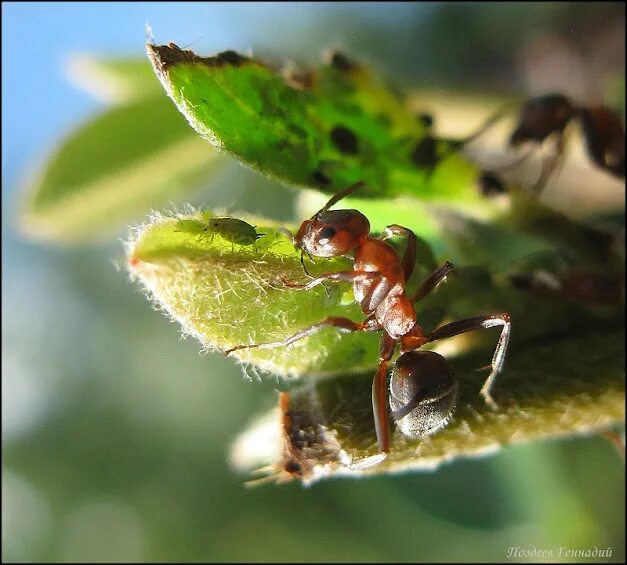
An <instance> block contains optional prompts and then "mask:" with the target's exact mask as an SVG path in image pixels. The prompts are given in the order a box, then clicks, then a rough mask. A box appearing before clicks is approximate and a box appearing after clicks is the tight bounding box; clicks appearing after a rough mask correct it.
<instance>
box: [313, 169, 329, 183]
mask: <svg viewBox="0 0 627 565" xmlns="http://www.w3.org/2000/svg"><path fill="white" fill-rule="evenodd" d="M311 180H313V182H314V183H316V184H317V185H319V186H329V185H330V184H331V179H330V178H329V177H328V176H327V175H325V174H324V173H323V172H322V171H314V172H313V173H311Z"/></svg>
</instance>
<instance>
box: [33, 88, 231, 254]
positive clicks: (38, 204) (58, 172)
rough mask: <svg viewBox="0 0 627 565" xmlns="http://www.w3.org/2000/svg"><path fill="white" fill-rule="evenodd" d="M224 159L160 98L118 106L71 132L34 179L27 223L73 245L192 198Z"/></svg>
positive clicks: (45, 236) (38, 234)
mask: <svg viewBox="0 0 627 565" xmlns="http://www.w3.org/2000/svg"><path fill="white" fill-rule="evenodd" d="M224 162H225V160H224V159H223V158H222V157H221V156H219V155H217V154H216V153H215V152H214V151H213V150H212V149H211V148H210V147H208V146H207V144H206V143H204V142H203V141H202V140H201V139H200V138H199V137H198V136H197V135H196V134H195V133H194V132H193V131H191V130H190V129H189V127H188V125H187V124H186V123H185V121H184V120H183V119H181V116H180V114H179V113H178V112H177V111H176V110H175V109H174V108H172V105H171V104H170V103H169V102H168V101H167V100H166V99H165V98H164V97H162V96H157V97H152V98H147V99H145V100H137V101H134V102H131V103H129V104H128V105H125V106H119V107H114V108H112V109H110V110H107V111H106V112H104V113H103V114H101V115H99V116H98V117H96V118H95V119H93V120H92V121H90V122H89V123H88V124H86V125H84V126H83V127H81V128H79V129H78V130H76V131H75V132H73V133H72V134H70V135H69V136H68V137H67V138H66V139H65V141H63V142H62V144H61V146H60V147H59V148H58V149H56V150H55V152H54V153H53V154H52V156H51V157H50V158H49V159H48V161H47V162H46V163H45V164H44V166H43V168H42V169H41V170H40V172H39V173H38V175H37V176H36V179H35V180H34V181H32V182H31V186H30V187H29V188H30V193H31V194H30V198H29V200H28V202H27V203H26V206H25V209H24V211H23V215H22V228H23V230H24V231H25V232H26V233H27V234H28V235H30V236H33V237H37V238H42V239H47V240H61V241H72V242H83V241H91V240H100V239H104V238H106V237H109V236H110V235H111V234H112V233H114V232H115V231H116V230H119V229H120V228H121V227H122V226H123V225H124V224H128V222H130V221H135V220H137V219H138V218H139V217H141V216H143V215H145V213H146V211H147V210H149V209H150V208H151V207H154V208H161V207H163V206H166V205H168V204H169V203H170V202H172V201H177V200H181V199H183V198H185V197H186V196H188V195H190V194H191V193H192V192H193V191H194V190H196V189H197V188H198V186H199V185H200V184H201V183H202V182H204V181H206V180H207V179H209V178H211V176H212V175H213V174H215V172H216V170H217V169H218V167H219V166H220V165H221V164H222V163H224Z"/></svg>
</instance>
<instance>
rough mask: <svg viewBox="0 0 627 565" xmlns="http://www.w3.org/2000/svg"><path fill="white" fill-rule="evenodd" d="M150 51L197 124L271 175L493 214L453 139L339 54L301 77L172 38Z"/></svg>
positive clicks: (166, 85) (162, 76) (185, 111)
mask: <svg viewBox="0 0 627 565" xmlns="http://www.w3.org/2000/svg"><path fill="white" fill-rule="evenodd" d="M147 51H148V56H149V58H150V60H151V61H152V64H153V66H154V68H155V72H156V73H157V76H158V77H159V79H160V80H161V82H162V84H163V86H164V88H165V89H166V91H167V93H168V95H169V96H170V97H171V98H172V100H173V101H174V102H175V104H176V105H177V107H178V108H179V110H180V111H181V112H182V113H183V114H184V115H185V117H186V118H187V119H188V120H189V122H190V124H191V125H192V127H194V128H195V129H196V130H197V131H198V132H199V133H200V134H201V135H202V136H203V137H205V138H206V139H207V140H209V141H210V142H211V143H212V144H213V145H214V146H216V147H218V148H220V149H222V150H225V151H227V152H229V153H231V154H233V155H235V156H236V157H237V158H238V159H240V160H242V161H243V162H245V163H247V164H249V165H250V166H251V167H253V168H255V169H256V170H258V171H260V172H262V173H264V174H266V175H268V176H272V177H275V178H278V179H280V180H282V181H283V182H286V183H288V184H293V185H299V186H306V187H311V188H317V189H319V190H322V191H324V192H327V193H333V192H337V190H338V189H341V188H344V187H346V186H348V185H349V184H351V183H352V182H354V181H356V180H364V181H365V182H366V184H367V186H368V190H369V194H370V195H371V196H378V197H381V196H386V197H389V196H396V195H400V194H406V195H412V196H415V197H418V198H420V199H425V200H439V201H446V202H447V204H448V205H459V206H463V207H464V211H465V213H472V212H474V213H477V214H480V215H484V216H485V215H486V214H488V213H490V212H491V211H493V210H494V206H493V203H491V202H489V201H488V200H486V199H485V198H482V197H481V196H480V194H479V191H478V189H477V187H476V183H475V181H476V179H477V175H478V171H477V168H476V167H475V166H474V165H472V164H471V163H470V162H469V161H468V160H467V159H466V158H465V157H464V156H463V155H461V154H460V153H459V152H457V151H454V150H453V148H454V143H453V142H450V141H447V140H443V139H437V140H436V139H434V138H432V137H431V136H430V133H429V129H428V128H427V126H425V124H424V123H423V122H422V121H420V120H418V119H416V117H415V115H414V114H412V113H410V112H409V111H408V110H407V109H406V107H405V106H404V105H403V104H402V103H401V101H400V100H399V99H398V98H397V97H396V96H395V95H394V94H393V93H392V91H391V90H390V89H389V88H387V87H386V86H385V85H384V84H383V83H381V81H379V80H378V79H377V78H376V77H374V76H373V75H372V74H370V73H369V72H368V71H367V69H365V68H364V67H362V66H359V65H356V64H354V63H353V62H350V61H348V60H346V58H345V57H344V56H342V55H339V54H335V55H334V56H333V57H332V58H331V59H330V61H329V62H328V63H326V64H324V65H322V66H321V67H319V68H318V69H317V70H315V71H313V72H308V73H306V74H305V75H304V76H301V77H300V78H299V79H298V81H296V80H295V79H294V77H293V74H292V75H291V76H287V75H286V74H284V75H283V76H282V75H281V74H279V73H277V72H275V71H274V70H272V69H271V68H269V67H268V66H266V65H265V64H263V63H260V62H258V61H256V60H254V59H250V58H248V57H244V56H242V55H239V54H237V53H235V52H233V51H226V52H224V53H220V54H219V55H217V56H215V57H207V58H203V57H199V56H197V55H195V54H194V53H193V52H192V51H189V50H182V49H180V48H179V47H177V46H176V45H174V44H172V43H171V44H169V45H161V46H156V45H147ZM432 158H433V161H432ZM431 165H433V166H431Z"/></svg>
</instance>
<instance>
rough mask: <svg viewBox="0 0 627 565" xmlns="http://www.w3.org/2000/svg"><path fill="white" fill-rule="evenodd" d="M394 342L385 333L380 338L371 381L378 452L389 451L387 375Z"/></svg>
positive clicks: (394, 345)
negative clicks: (374, 371) (376, 365)
mask: <svg viewBox="0 0 627 565" xmlns="http://www.w3.org/2000/svg"><path fill="white" fill-rule="evenodd" d="M395 348H396V340H394V339H392V338H391V337H390V336H389V335H388V334H387V332H384V334H383V336H382V337H381V346H380V348H379V366H378V367H377V372H376V373H375V375H374V379H373V381H372V413H373V416H374V429H375V431H376V433H377V444H378V445H379V451H381V452H383V453H388V452H389V451H390V419H389V417H388V394H387V390H388V389H387V386H386V385H387V378H386V377H387V374H388V362H389V360H390V359H391V358H392V355H394V349H395Z"/></svg>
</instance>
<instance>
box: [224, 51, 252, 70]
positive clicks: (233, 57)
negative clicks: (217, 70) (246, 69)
mask: <svg viewBox="0 0 627 565" xmlns="http://www.w3.org/2000/svg"><path fill="white" fill-rule="evenodd" d="M215 61H216V63H220V64H222V65H225V64H228V65H233V66H235V67H239V66H240V65H241V64H242V63H245V62H246V61H250V59H249V58H248V57H244V56H243V55H240V54H239V53H236V52H235V51H230V50H229V51H222V53H218V54H217V55H216V56H215Z"/></svg>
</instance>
